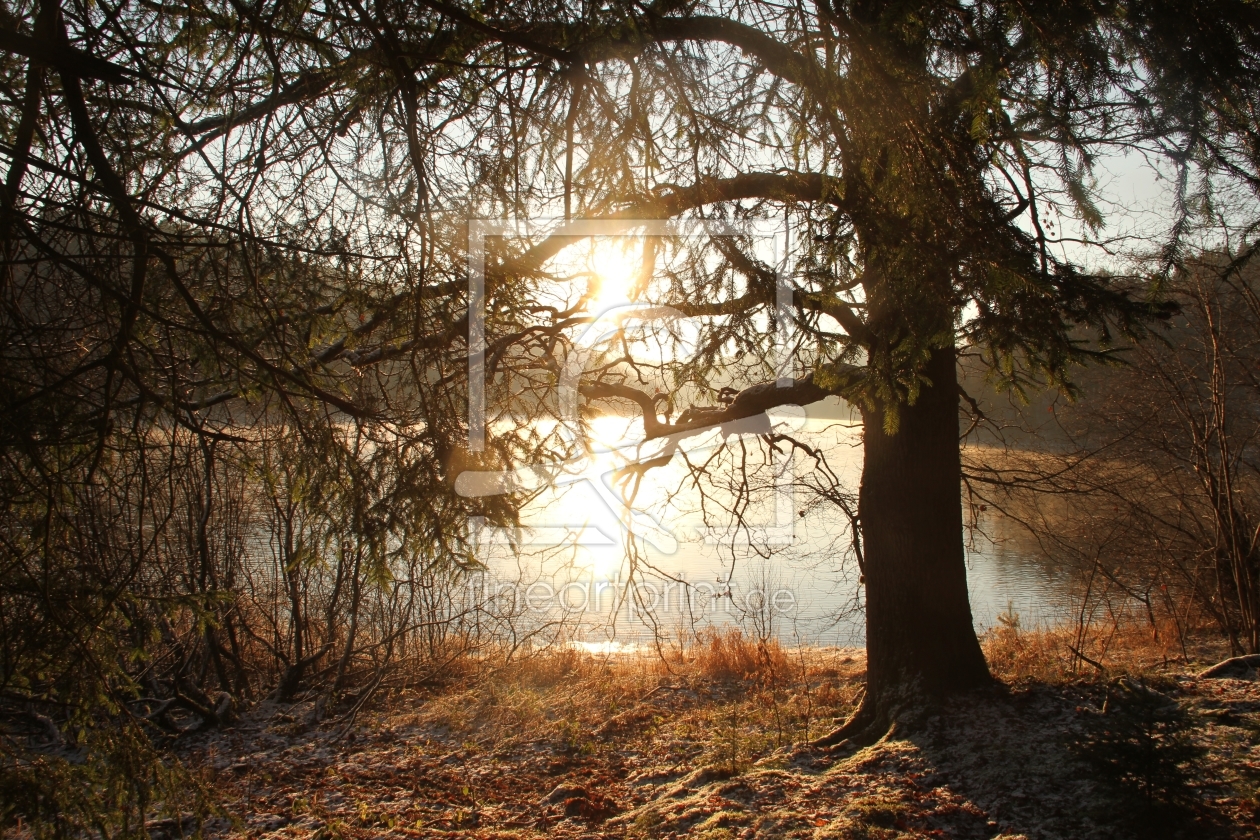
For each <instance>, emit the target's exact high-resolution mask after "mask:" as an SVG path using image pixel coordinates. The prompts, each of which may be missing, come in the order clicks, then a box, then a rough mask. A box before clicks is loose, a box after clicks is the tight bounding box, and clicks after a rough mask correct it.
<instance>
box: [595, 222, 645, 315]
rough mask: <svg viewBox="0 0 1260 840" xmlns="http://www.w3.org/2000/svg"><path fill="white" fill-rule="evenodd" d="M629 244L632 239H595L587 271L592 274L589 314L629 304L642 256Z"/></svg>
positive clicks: (633, 294)
mask: <svg viewBox="0 0 1260 840" xmlns="http://www.w3.org/2000/svg"><path fill="white" fill-rule="evenodd" d="M619 239H624V237H619ZM633 244H634V243H633V240H631V241H621V242H599V243H597V244H596V245H595V247H594V248H592V249H591V254H590V271H591V274H592V275H593V277H594V283H593V286H594V290H593V294H592V295H591V298H590V307H591V311H592V312H593V313H596V314H598V313H602V312H606V311H607V310H609V309H611V308H612V307H615V306H620V305H622V304H626V303H631V302H633V301H634V299H635V297H636V296H637V291H638V290H636V289H635V286H636V284H637V282H638V279H639V273H640V269H641V268H642V255H641V254H639V253H635V249H633V247H632V245H633Z"/></svg>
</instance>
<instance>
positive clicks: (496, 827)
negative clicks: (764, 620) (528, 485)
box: [186, 630, 1260, 840]
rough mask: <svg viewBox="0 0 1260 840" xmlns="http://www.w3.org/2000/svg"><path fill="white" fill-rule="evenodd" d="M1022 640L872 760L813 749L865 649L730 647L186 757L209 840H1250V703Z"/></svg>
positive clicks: (1178, 678) (1147, 662)
mask: <svg viewBox="0 0 1260 840" xmlns="http://www.w3.org/2000/svg"><path fill="white" fill-rule="evenodd" d="M1011 635H1012V634H1010V633H1007V634H1006V635H1005V636H991V637H990V638H989V639H988V646H989V647H988V649H989V655H990V657H991V659H992V660H993V661H994V663H995V671H996V672H997V673H998V674H999V675H1000V676H1001V677H1002V678H1003V679H1004V680H1006V681H1007V683H1008V684H1007V685H1006V686H1005V687H1001V688H998V689H994V690H993V691H991V692H986V693H984V694H982V695H976V696H971V697H965V698H960V699H959V700H958V701H957V702H956V703H954V704H952V705H950V706H949V707H948V708H946V709H944V710H941V711H940V712H939V713H936V714H933V715H931V716H927V715H917V716H916V715H913V714H911V715H907V716H905V718H904V720H903V721H901V722H900V723H898V725H897V726H896V727H895V728H894V729H893V731H891V732H890V733H889V734H888V735H887V736H886V737H885V738H884V739H883V740H881V741H880V742H879V743H877V744H874V745H872V746H869V747H866V748H864V749H860V750H858V749H856V748H854V747H851V746H849V747H845V748H842V749H838V750H835V751H824V750H818V749H814V748H811V747H809V746H807V744H808V742H809V740H810V739H812V738H816V737H818V736H819V735H821V734H823V733H825V732H827V731H828V730H829V729H831V728H832V727H834V726H835V725H836V721H837V720H843V719H844V717H845V716H846V715H848V714H849V713H851V712H852V710H853V709H855V708H856V706H857V703H858V702H860V699H861V695H862V690H863V678H864V656H863V653H862V651H860V650H852V649H836V648H828V649H813V648H807V649H802V650H795V649H785V648H780V647H778V646H772V645H762V644H759V643H758V642H757V641H756V640H753V639H749V638H747V637H744V636H734V635H733V634H727V635H726V636H723V637H721V638H702V639H698V640H696V641H695V643H694V644H692V645H690V646H688V647H687V648H685V649H674V650H671V651H666V652H665V654H664V655H663V656H659V655H646V654H638V655H613V656H602V657H601V656H593V655H590V654H586V653H582V652H579V651H574V650H567V649H566V650H556V651H549V652H543V653H540V654H538V655H535V656H531V657H527V658H518V659H513V660H512V661H500V662H482V663H478V664H476V666H475V667H474V666H473V665H466V666H465V667H463V669H462V671H461V677H460V679H459V680H456V681H453V682H450V683H447V684H445V685H439V686H432V687H428V688H424V689H409V690H405V691H396V692H393V693H392V694H388V695H383V696H381V697H380V698H378V700H377V701H376V702H375V703H374V705H372V706H371V707H369V708H366V709H365V710H364V711H363V713H361V714H360V715H359V716H358V717H357V718H356V719H355V721H354V723H353V725H352V726H350V727H349V728H347V726H346V725H345V723H344V722H343V721H339V720H338V719H337V717H336V715H335V714H334V713H332V712H330V711H328V708H327V707H326V706H325V707H322V708H323V711H322V712H320V711H318V709H320V708H321V707H319V706H318V698H314V697H308V698H303V699H301V700H299V701H298V702H297V703H294V704H291V705H283V706H281V705H275V704H264V705H260V706H258V707H255V708H254V709H251V710H249V711H248V712H247V713H246V714H245V715H244V717H243V719H242V721H241V722H240V723H239V724H238V725H237V726H236V727H235V728H234V729H232V730H228V731H224V732H219V733H214V734H208V735H206V736H204V737H202V738H201V740H199V741H197V742H195V743H192V744H190V745H189V748H188V755H187V756H186V757H187V760H188V761H189V762H190V764H192V765H193V766H195V767H198V768H200V772H201V773H202V775H203V777H204V778H205V780H206V781H207V782H208V783H209V785H210V787H211V789H213V790H214V791H216V792H217V794H218V795H219V797H220V804H221V805H222V807H223V808H224V811H225V813H227V814H230V815H232V820H227V819H225V820H222V821H220V822H219V823H217V824H215V825H212V826H210V827H209V828H210V832H209V833H211V834H212V835H217V836H237V837H246V836H248V837H275V838H314V837H321V838H332V837H346V838H367V837H382V836H393V837H466V838H482V837H486V838H491V837H519V838H534V837H538V838H541V837H572V838H578V837H592V838H593V837H609V838H612V837H616V838H674V837H689V838H691V837H694V838H708V840H720V838H749V837H757V838H761V837H793V838H832V839H833V840H906V838H920V837H924V838H926V837H958V838H985V840H993V839H994V838H998V837H1005V838H1018V837H1026V838H1055V837H1071V838H1099V839H1100V840H1101V838H1123V837H1135V838H1136V837H1143V838H1145V837H1194V838H1199V837H1222V838H1225V837H1250V836H1255V832H1256V831H1257V823H1256V820H1257V817H1258V816H1260V683H1257V682H1255V681H1252V680H1248V679H1223V680H1222V679H1201V678H1199V677H1196V676H1194V674H1195V673H1196V672H1197V671H1198V670H1199V668H1200V663H1196V662H1193V661H1191V662H1189V663H1185V662H1171V661H1170V662H1169V664H1168V665H1167V666H1165V665H1164V663H1163V659H1162V654H1159V655H1158V656H1157V655H1156V653H1155V652H1154V651H1152V650H1150V649H1149V646H1147V649H1145V650H1139V649H1138V648H1139V647H1140V646H1139V645H1138V641H1140V638H1141V637H1140V635H1132V636H1130V637H1128V638H1129V641H1130V642H1131V643H1132V644H1129V643H1125V645H1128V647H1127V648H1126V646H1125V645H1122V644H1120V643H1119V642H1118V641H1113V644H1112V646H1111V647H1110V649H1109V652H1108V655H1107V658H1106V659H1103V660H1100V663H1101V664H1103V665H1104V666H1105V667H1106V669H1107V670H1106V671H1101V670H1099V669H1098V668H1095V667H1093V666H1088V665H1087V666H1086V667H1083V668H1082V667H1080V663H1079V662H1078V663H1077V669H1076V673H1073V671H1072V666H1071V664H1070V662H1067V661H1066V660H1064V659H1063V648H1062V645H1061V641H1062V640H1059V639H1057V638H1056V637H1053V636H1047V635H1045V634H1040V635H1039V634H1036V633H1029V632H1027V631H1024V630H1020V631H1019V633H1018V638H1011ZM1092 652H1093V653H1098V651H1097V650H1093V651H1092ZM1087 655H1090V654H1089V652H1087ZM1002 657H1006V658H1005V659H1003V658H1002ZM1153 657H1154V659H1153ZM1090 658H1094V657H1093V656H1092V655H1091V656H1090ZM1056 663H1057V664H1056ZM1122 663H1130V664H1133V663H1136V664H1137V665H1140V666H1141V667H1136V668H1130V669H1128V670H1125V668H1124V667H1121V664H1122ZM321 717H322V719H321Z"/></svg>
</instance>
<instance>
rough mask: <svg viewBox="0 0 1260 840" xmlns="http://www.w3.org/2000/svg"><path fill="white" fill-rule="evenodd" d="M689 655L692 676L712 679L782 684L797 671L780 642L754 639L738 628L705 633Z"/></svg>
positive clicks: (710, 629) (701, 634) (700, 636)
mask: <svg viewBox="0 0 1260 840" xmlns="http://www.w3.org/2000/svg"><path fill="white" fill-rule="evenodd" d="M687 653H688V654H689V656H686V664H688V665H690V666H691V667H690V670H691V672H692V674H694V675H695V676H698V677H702V678H707V679H711V680H731V679H737V680H748V681H750V682H755V683H758V684H763V685H768V684H775V683H778V682H781V681H782V680H783V679H784V678H785V676H786V675H787V674H789V673H790V672H791V671H792V669H793V663H792V662H790V661H789V659H788V656H787V653H786V652H784V650H783V647H782V646H781V645H780V644H779V640H778V639H761V640H757V639H751V638H749V637H747V636H745V635H744V634H743V632H742V631H740V630H739V629H737V628H736V629H718V628H708V629H705V630H701V631H700V632H699V633H698V634H697V635H696V640H695V644H694V645H693V646H692V647H691V649H690V651H687Z"/></svg>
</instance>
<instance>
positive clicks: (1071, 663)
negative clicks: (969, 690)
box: [981, 616, 1229, 683]
mask: <svg viewBox="0 0 1260 840" xmlns="http://www.w3.org/2000/svg"><path fill="white" fill-rule="evenodd" d="M981 643H982V644H983V646H984V654H985V658H986V659H988V661H989V668H990V670H991V671H992V672H993V675H994V676H995V677H997V678H998V679H1000V680H1002V681H1003V682H1008V683H1017V682H1030V681H1039V682H1048V683H1058V682H1063V681H1065V680H1075V679H1080V678H1082V677H1085V678H1090V677H1099V678H1105V677H1111V676H1116V675H1119V674H1144V673H1149V672H1153V671H1168V670H1179V671H1185V670H1194V668H1195V667H1196V666H1199V665H1206V664H1209V663H1212V662H1217V661H1219V660H1221V659H1223V658H1225V657H1227V656H1228V655H1229V649H1228V647H1227V646H1226V645H1225V643H1224V642H1223V641H1221V640H1220V639H1219V638H1217V637H1216V636H1215V635H1213V634H1211V633H1207V632H1203V633H1197V634H1194V635H1192V636H1190V637H1189V638H1188V639H1186V640H1185V642H1184V644H1183V640H1182V636H1181V634H1179V633H1178V632H1177V628H1175V627H1173V626H1171V624H1159V625H1156V626H1155V627H1152V626H1151V625H1150V623H1149V622H1145V621H1137V620H1124V621H1117V622H1114V623H1112V624H1110V625H1108V626H1094V627H1088V628H1085V629H1084V630H1083V631H1082V630H1078V629H1076V628H1072V627H1060V628H1049V629H1047V628H1036V629H1024V628H1022V627H1021V626H1020V624H1019V620H1018V618H1017V617H1009V616H1007V617H1004V618H1003V620H1002V621H1001V623H1000V624H999V625H998V626H997V627H994V628H993V629H992V630H990V631H989V632H988V633H986V634H985V635H984V636H983V638H982V639H981Z"/></svg>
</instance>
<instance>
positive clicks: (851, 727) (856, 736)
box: [810, 694, 893, 750]
mask: <svg viewBox="0 0 1260 840" xmlns="http://www.w3.org/2000/svg"><path fill="white" fill-rule="evenodd" d="M881 711H882V710H880V709H877V708H876V704H875V703H873V702H871V700H870V695H869V694H868V695H867V696H866V697H865V698H864V699H863V700H862V705H861V706H859V707H858V710H857V711H856V712H854V713H853V715H852V717H850V718H849V719H848V720H846V721H845V722H844V723H843V724H841V726H840V727H839V728H838V729H834V730H832V731H831V732H828V733H827V734H826V735H824V736H822V737H821V738H817V739H815V740H813V741H811V742H810V745H811V746H813V747H817V748H818V749H825V750H830V749H836V748H837V747H840V746H842V745H843V744H845V743H846V742H848V743H850V744H854V745H856V746H860V747H867V746H870V745H871V744H873V743H875V742H876V741H878V740H879V739H880V738H882V737H884V735H886V734H887V733H888V730H889V729H891V728H892V726H893V716H891V715H888V714H886V713H881Z"/></svg>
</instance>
